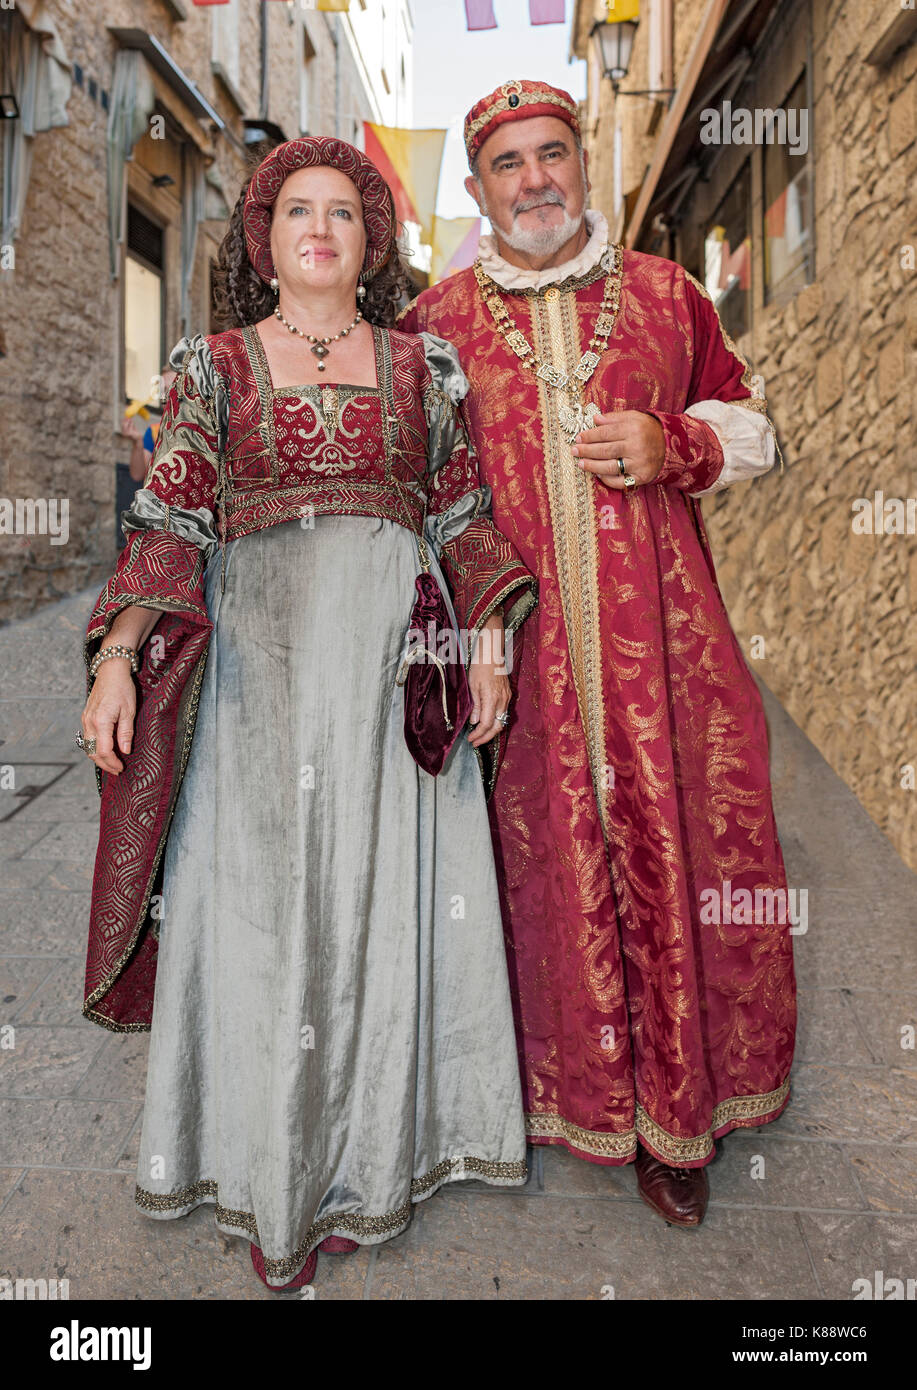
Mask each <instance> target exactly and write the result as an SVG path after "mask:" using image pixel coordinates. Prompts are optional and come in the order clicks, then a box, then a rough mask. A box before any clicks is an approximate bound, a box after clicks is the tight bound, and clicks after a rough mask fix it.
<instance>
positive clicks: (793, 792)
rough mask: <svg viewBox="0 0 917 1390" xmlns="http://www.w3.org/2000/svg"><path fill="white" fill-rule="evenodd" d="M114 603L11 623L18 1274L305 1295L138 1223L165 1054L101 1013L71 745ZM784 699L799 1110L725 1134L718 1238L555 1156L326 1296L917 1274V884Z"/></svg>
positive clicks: (540, 1294) (77, 767)
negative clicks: (153, 1100)
mask: <svg viewBox="0 0 917 1390" xmlns="http://www.w3.org/2000/svg"><path fill="white" fill-rule="evenodd" d="M96 595H97V590H95V589H93V590H91V591H89V590H87V591H84V592H83V593H82V594H78V595H74V596H72V597H70V598H68V599H65V600H63V601H62V602H60V603H57V604H55V605H53V606H49V607H46V608H45V609H43V610H42V611H40V612H39V613H38V614H37V615H36V616H34V617H32V618H29V619H27V620H25V621H22V622H18V623H14V624H10V625H8V626H6V627H4V628H0V764H13V765H15V768H16V789H15V791H9V790H7V791H2V792H0V933H2V935H0V942H2V944H0V950H2V957H0V1275H8V1276H12V1277H14V1278H16V1277H44V1278H55V1277H59V1278H64V1277H66V1278H68V1279H69V1280H70V1296H71V1298H74V1299H76V1298H111V1297H123V1298H136V1299H148V1298H155V1299H269V1298H273V1297H280V1298H287V1299H289V1298H296V1297H298V1296H299V1295H298V1294H296V1293H290V1294H280V1295H273V1294H270V1293H269V1292H268V1291H267V1290H266V1289H265V1288H264V1287H263V1286H262V1285H261V1284H260V1282H259V1281H258V1280H257V1278H256V1277H255V1275H254V1272H253V1270H252V1268H251V1264H250V1261H249V1255H248V1249H247V1243H246V1242H244V1241H242V1240H241V1239H236V1238H233V1237H229V1236H226V1235H224V1234H222V1233H221V1232H219V1231H218V1230H217V1229H216V1228H215V1226H214V1223H213V1208H212V1207H211V1206H209V1205H208V1206H202V1207H199V1208H198V1209H197V1211H195V1212H193V1213H192V1214H191V1215H190V1216H187V1217H183V1218H181V1219H179V1220H176V1221H168V1222H166V1221H152V1220H150V1219H148V1218H146V1217H144V1216H143V1215H142V1214H140V1213H139V1212H138V1211H137V1210H136V1208H135V1207H134V1205H133V1189H134V1181H135V1164H136V1152H137V1143H138V1137H139V1128H140V1117H141V1108H142V1101H143V1091H144V1072H145V1056H146V1046H147V1035H146V1034H141V1035H130V1034H124V1035H116V1034H111V1033H108V1032H105V1031H104V1030H103V1029H101V1028H98V1027H97V1026H96V1025H94V1024H91V1023H89V1022H87V1021H86V1020H85V1019H83V1018H82V1016H81V1014H80V1002H81V998H82V974H83V951H84V945H85V936H86V927H87V920H88V912H89V900H90V885H91V879H92V867H93V860H94V857H95V850H96V842H97V836H98V795H97V792H96V787H95V779H94V776H93V770H92V766H91V764H90V763H89V762H88V760H86V759H85V758H84V756H83V754H81V753H80V752H79V750H78V749H77V748H76V747H75V745H74V743H73V735H74V732H75V730H76V729H77V727H78V724H79V713H80V710H81V708H82V705H83V700H84V694H83V692H84V683H83V674H82V671H83V667H82V657H81V652H80V646H81V639H82V633H83V629H84V625H85V621H86V618H87V616H88V613H89V611H90V608H91V606H92V604H93V602H94V600H95V598H96ZM763 693H764V697H765V701H766V707H767V714H768V722H769V726H770V731H771V744H772V770H773V778H774V790H775V798H776V805H777V817H778V822H779V827H780V834H781V840H782V844H783V848H784V854H785V857H786V862H787V871H788V875H789V881H790V885H791V887H797V888H803V887H805V888H806V889H808V931H807V932H806V934H805V935H799V936H797V937H796V961H797V976H798V981H799V987H800V994H799V1005H800V1033H799V1043H798V1048H797V1054H796V1064H795V1068H794V1072H793V1087H794V1091H793V1098H792V1100H791V1102H790V1105H789V1107H788V1108H787V1110H786V1111H785V1112H784V1114H783V1116H782V1117H781V1118H780V1119H779V1120H778V1121H777V1122H776V1123H774V1124H772V1125H769V1126H766V1127H765V1128H763V1129H760V1130H752V1131H745V1132H742V1131H738V1132H736V1133H733V1134H731V1135H729V1136H728V1137H727V1138H726V1139H725V1140H722V1141H720V1143H719V1145H718V1154H717V1158H716V1160H715V1162H714V1163H713V1164H712V1165H711V1167H710V1169H709V1173H710V1181H711V1193H712V1196H711V1203H710V1208H709V1212H708V1215H707V1219H706V1221H705V1222H704V1224H703V1225H702V1226H701V1227H700V1228H699V1229H697V1230H683V1229H679V1228H677V1227H671V1226H667V1225H666V1224H665V1223H664V1222H663V1221H662V1220H661V1219H660V1218H659V1217H658V1216H656V1215H655V1214H654V1213H653V1212H651V1211H650V1210H649V1208H647V1207H646V1206H644V1204H643V1203H642V1202H641V1201H640V1199H639V1197H638V1195H637V1190H636V1182H635V1177H634V1172H633V1167H632V1166H628V1167H625V1168H608V1167H597V1166H594V1165H590V1164H586V1163H582V1162H580V1161H578V1160H576V1159H573V1158H571V1157H570V1156H569V1155H567V1154H566V1153H564V1152H563V1151H562V1150H560V1149H557V1148H548V1149H545V1148H540V1149H537V1150H533V1151H531V1155H530V1156H531V1160H532V1162H531V1175H530V1180H529V1183H528V1185H527V1186H526V1187H525V1188H524V1189H519V1190H516V1191H513V1192H507V1191H500V1190H494V1189H486V1188H485V1189H483V1190H482V1189H480V1188H479V1187H477V1186H476V1185H475V1184H474V1183H467V1184H465V1183H463V1184H456V1185H453V1186H452V1187H449V1188H447V1189H445V1190H444V1191H442V1192H440V1193H438V1194H437V1195H435V1196H433V1197H432V1198H430V1199H429V1200H428V1201H427V1202H424V1203H421V1204H420V1205H419V1206H418V1207H417V1208H416V1210H415V1216H414V1220H413V1223H412V1225H411V1227H410V1228H409V1230H408V1231H406V1232H405V1233H404V1234H403V1235H402V1236H400V1237H398V1238H396V1239H394V1240H392V1241H389V1242H388V1243H387V1244H385V1245H383V1246H379V1247H375V1248H373V1249H366V1248H364V1249H362V1250H360V1251H359V1253H357V1254H355V1255H353V1256H348V1257H336V1258H328V1257H326V1256H321V1257H320V1261H319V1271H318V1274H317V1276H316V1282H315V1286H314V1290H315V1296H316V1297H318V1298H335V1299H360V1298H363V1299H416V1298H423V1299H431V1298H432V1299H476V1298H488V1299H490V1298H504V1299H507V1298H508V1299H544V1298H548V1299H558V1298H571V1299H601V1298H603V1297H608V1290H607V1286H608V1285H611V1286H613V1288H614V1294H615V1297H616V1298H618V1299H636V1298H670V1299H671V1298H678V1299H693V1298H718V1299H733V1298H744V1297H751V1298H758V1299H772V1298H773V1299H785V1298H793V1299H813V1300H814V1299H820V1298H842V1299H849V1298H850V1297H851V1285H852V1283H853V1280H854V1279H856V1278H858V1277H866V1278H869V1279H870V1280H872V1279H873V1278H874V1274H875V1271H878V1270H881V1271H883V1273H884V1275H885V1276H894V1277H898V1278H906V1277H907V1276H908V1275H913V1274H914V1273H915V1270H914V1265H913V1254H914V1251H915V1249H917V1061H915V1052H914V1051H913V1050H907V1049H906V1048H903V1047H902V1045H901V1042H902V1029H903V1028H905V1027H906V1025H908V1024H910V1025H914V1024H915V1023H917V1016H915V1002H917V991H915V988H914V985H915V973H917V971H915V954H917V952H915V945H914V918H915V912H917V892H915V889H917V879H915V875H913V874H912V873H911V872H910V871H909V870H908V869H907V868H906V867H905V865H904V864H903V863H902V862H901V860H900V859H899V858H898V857H897V855H896V854H895V852H894V850H893V849H892V847H891V845H890V844H889V842H888V841H887V840H886V839H885V837H884V836H883V835H882V833H881V832H880V831H879V830H878V829H877V827H876V826H875V825H874V823H873V822H872V821H871V820H870V819H869V817H868V816H867V815H866V813H865V812H864V811H863V809H862V808H861V807H860V805H859V803H858V802H857V801H856V799H855V797H854V796H853V794H852V793H851V792H850V791H849V790H848V788H847V787H845V785H844V784H843V783H842V782H841V781H840V780H839V779H838V778H837V777H836V776H835V774H834V773H833V772H832V771H831V769H830V768H829V767H828V765H827V764H826V763H825V761H824V760H823V759H822V758H821V756H820V754H819V753H818V752H817V751H816V750H815V748H814V747H813V746H812V745H811V744H810V743H809V742H808V740H807V739H806V738H805V737H804V736H803V734H802V733H801V732H800V731H799V729H798V728H797V727H796V725H795V724H793V723H792V721H791V720H790V719H789V718H788V716H787V715H786V714H785V713H784V711H783V710H782V708H781V707H780V705H779V704H778V703H777V702H776V700H775V699H774V698H773V697H772V696H771V695H770V694H769V693H768V692H767V691H766V690H764V692H763ZM900 794H905V793H900ZM10 1024H12V1025H13V1026H14V1028H15V1046H14V1047H12V1048H11V1047H9V1045H8V1044H9V1031H8V1025H10ZM755 1155H762V1156H763V1157H764V1159H765V1176H764V1177H763V1178H761V1177H758V1178H756V1177H753V1176H752V1173H753V1170H754V1168H755V1166H756V1165H753V1163H752V1159H753V1157H754V1156H755Z"/></svg>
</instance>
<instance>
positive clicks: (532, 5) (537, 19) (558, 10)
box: [529, 0, 567, 24]
mask: <svg viewBox="0 0 917 1390" xmlns="http://www.w3.org/2000/svg"><path fill="white" fill-rule="evenodd" d="M566 18H567V5H566V0H529V20H530V21H531V23H532V24H563V22H564V20H565V19H566Z"/></svg>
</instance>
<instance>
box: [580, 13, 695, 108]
mask: <svg viewBox="0 0 917 1390" xmlns="http://www.w3.org/2000/svg"><path fill="white" fill-rule="evenodd" d="M639 27H640V21H639V20H638V19H605V20H599V21H598V22H597V23H595V24H593V26H592V34H591V37H592V38H593V39H596V40H597V41H598V45H599V52H600V54H601V56H602V71H603V72H604V74H605V76H606V77H607V78H609V79H610V80H611V85H612V86H613V87H614V89H615V96H622V97H661V96H671V95H672V93H673V92H674V91H675V88H674V87H657V88H654V89H652V90H650V89H645V90H643V91H640V92H622V91H619V87H620V84H621V83H622V82H623V81H624V79H625V78H626V77H627V70H628V68H629V67H630V59H631V54H632V53H633V51H634V39H635V38H636V37H637V30H638V28H639Z"/></svg>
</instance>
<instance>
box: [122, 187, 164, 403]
mask: <svg viewBox="0 0 917 1390" xmlns="http://www.w3.org/2000/svg"><path fill="white" fill-rule="evenodd" d="M163 265H164V256H163V229H162V227H160V226H157V224H156V223H155V222H153V221H151V220H150V218H149V217H146V216H145V215H144V214H143V213H142V212H141V211H140V210H139V209H138V208H135V207H134V206H133V205H132V204H130V203H129V204H128V208H127V254H126V256H125V262H124V392H125V395H126V396H127V398H128V400H132V401H149V400H150V398H151V396H152V394H153V390H154V386H155V380H156V378H157V377H158V376H159V369H160V367H161V366H162V358H163V345H162V337H163V333H162V329H163V311H164V307H165V283H164V278H163Z"/></svg>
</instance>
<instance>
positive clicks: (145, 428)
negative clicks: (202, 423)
mask: <svg viewBox="0 0 917 1390" xmlns="http://www.w3.org/2000/svg"><path fill="white" fill-rule="evenodd" d="M175 377H176V372H175V368H174V367H172V366H170V365H169V363H168V362H167V363H166V364H165V366H164V367H163V368H162V370H161V371H160V373H159V377H158V378H156V379H154V381H153V391H152V392H151V395H152V397H153V399H154V400H155V404H150V403H146V404H144V405H143V406H142V407H141V408H139V409H138V408H136V407H135V408H134V409H132V410H128V411H126V412H125V415H124V421H123V423H122V426H121V434H122V435H123V436H124V438H125V439H129V440H130V441H131V456H130V459H129V461H128V462H127V463H126V464H123V463H119V464H118V465H117V466H116V471H117V485H116V502H115V515H116V518H117V531H118V549H119V550H121V549H122V548H123V546H124V544H125V541H126V539H127V538H126V536H125V534H124V531H123V530H122V529H121V513H122V512H123V511H125V510H126V509H127V508H128V507H129V506H130V504H131V502H132V501H133V500H134V493H135V492H136V491H137V488H138V487H140V486H141V485H142V483H143V480H144V478H145V477H146V473H147V469H148V468H149V466H150V460H151V459H152V457H153V450H154V449H155V447H156V440H157V439H158V438H159V425H160V422H161V420H162V411H163V406H164V404H165V401H166V398H167V396H168V394H169V389H170V387H171V385H172V382H173V381H174V380H175ZM141 409H142V410H143V411H144V412H145V415H146V418H144V415H143V414H141Z"/></svg>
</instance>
